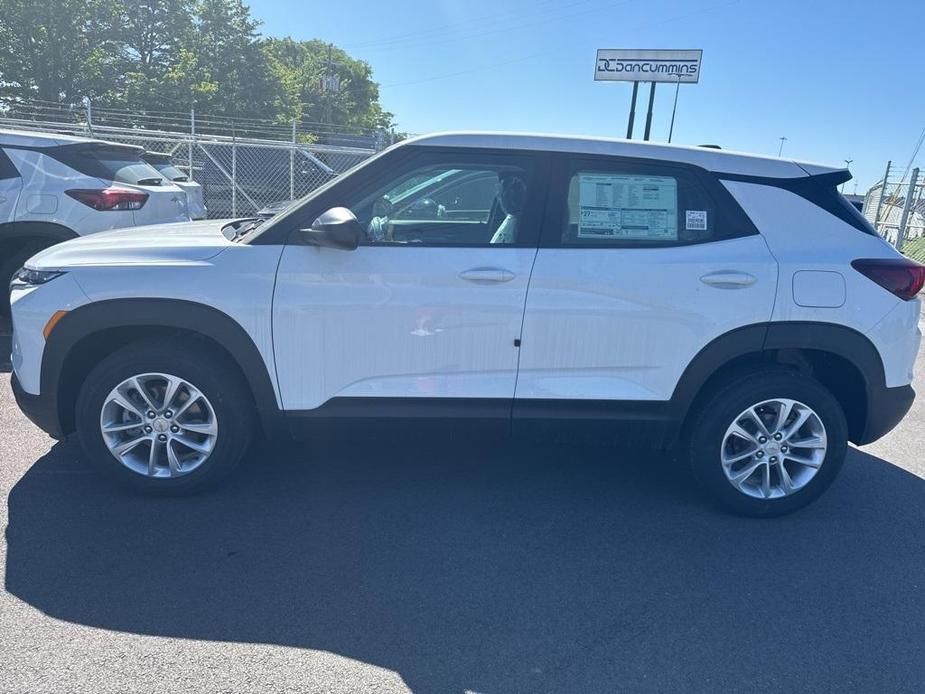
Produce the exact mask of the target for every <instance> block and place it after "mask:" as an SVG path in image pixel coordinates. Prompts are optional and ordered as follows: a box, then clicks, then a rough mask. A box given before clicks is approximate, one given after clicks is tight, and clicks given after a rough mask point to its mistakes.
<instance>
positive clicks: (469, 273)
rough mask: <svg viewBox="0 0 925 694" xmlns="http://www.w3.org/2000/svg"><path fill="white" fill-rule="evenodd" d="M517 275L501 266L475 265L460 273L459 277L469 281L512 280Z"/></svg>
mask: <svg viewBox="0 0 925 694" xmlns="http://www.w3.org/2000/svg"><path fill="white" fill-rule="evenodd" d="M515 277H516V275H515V274H514V273H513V272H511V271H510V270H505V269H504V268H500V267H475V268H472V269H471V270H464V271H463V272H460V273H459V278H460V279H463V280H466V281H467V282H510V281H511V280H512V279H514V278H515Z"/></svg>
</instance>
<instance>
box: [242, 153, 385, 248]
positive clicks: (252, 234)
mask: <svg viewBox="0 0 925 694" xmlns="http://www.w3.org/2000/svg"><path fill="white" fill-rule="evenodd" d="M397 146H399V145H392V147H387V148H386V149H384V150H382V151H381V152H379V153H378V154H375V155H373V156H371V157H370V158H369V159H365V160H363V161H361V162H359V163H357V164H354V165H353V166H352V167H350V168H349V169H347V170H346V171H345V172H344V173H342V174H340V175H339V176H337V177H335V178H332V179H331V180H330V181H328V182H327V183H325V184H324V185H322V186H319V187H318V188H315V190H313V191H312V192H311V193H309V194H308V195H306V196H305V197H303V198H301V199H300V200H297V201H295V202H294V203H293V204H292V205H290V206H289V207H287V208H286V210H285V211H283V212H281V213H280V214H278V215H276V216H274V217H272V218H270V219H268V220H267V221H266V222H265V223H263V224H261V225H259V226H258V227H254V228H252V229H250V230H248V231H247V233H246V234H245V235H244V236H242V237H240V238H241V241H242V243H250V242H251V241H253V240H254V239H257V238H259V237H260V236H261V235H263V234H265V233H267V231H269V230H270V229H272V228H273V227H275V226H276V225H277V224H279V223H280V222H282V221H283V220H285V219H288V218H289V217H291V216H292V215H295V214H298V212H299V210H301V209H302V208H303V207H304V206H305V205H308V204H310V203H311V201H312V200H314V199H315V198H316V197H318V196H319V195H321V194H322V193H324V192H325V191H327V190H328V189H329V188H330V187H331V186H333V185H334V184H335V183H340V182H342V181H343V180H344V179H345V178H347V177H349V176H353V175H355V174H356V173H358V172H359V171H362V170H363V169H364V168H366V167H367V166H370V165H371V164H373V163H375V162H376V161H378V160H379V158H380V157H382V156H383V155H385V154H387V153H389V152H391V151H392V149H393V148H394V147H397Z"/></svg>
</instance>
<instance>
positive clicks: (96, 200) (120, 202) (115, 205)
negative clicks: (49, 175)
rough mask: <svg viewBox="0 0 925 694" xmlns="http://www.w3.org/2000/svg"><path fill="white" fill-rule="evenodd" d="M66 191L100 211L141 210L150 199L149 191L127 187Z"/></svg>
mask: <svg viewBox="0 0 925 694" xmlns="http://www.w3.org/2000/svg"><path fill="white" fill-rule="evenodd" d="M65 192H66V193H67V194H68V195H69V196H71V197H72V198H74V199H75V200H77V201H79V202H82V203H83V204H84V205H86V206H87V207H92V208H93V209H94V210H97V211H98V212H110V211H124V210H140V209H141V208H142V207H144V204H145V202H147V200H148V194H147V193H141V192H139V191H137V190H126V189H125V188H103V189H101V190H88V189H76V190H67V191H65Z"/></svg>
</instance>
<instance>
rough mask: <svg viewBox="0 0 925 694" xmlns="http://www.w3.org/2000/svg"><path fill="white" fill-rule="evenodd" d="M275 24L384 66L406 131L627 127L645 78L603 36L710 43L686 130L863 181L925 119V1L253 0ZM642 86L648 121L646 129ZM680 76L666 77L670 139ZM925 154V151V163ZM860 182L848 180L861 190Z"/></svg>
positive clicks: (660, 105) (908, 147) (275, 28)
mask: <svg viewBox="0 0 925 694" xmlns="http://www.w3.org/2000/svg"><path fill="white" fill-rule="evenodd" d="M251 9H252V12H253V14H254V16H255V17H257V18H258V19H260V20H261V21H262V22H263V27H262V31H263V33H264V34H266V35H269V36H286V35H289V36H292V37H293V38H297V39H308V38H319V39H322V40H325V41H331V42H333V43H335V44H337V45H338V46H341V47H342V48H344V49H346V50H347V51H348V52H349V53H351V54H352V55H354V56H355V57H358V58H362V59H363V60H366V61H367V62H369V63H370V64H371V65H372V67H373V72H374V76H375V79H376V80H377V81H378V82H379V83H380V84H381V85H382V98H381V101H382V103H383V105H384V106H385V108H386V109H388V110H390V111H392V112H393V113H394V114H395V117H396V121H397V123H398V125H399V128H400V129H401V130H405V131H408V132H412V133H423V132H430V131H434V130H446V129H494V130H498V129H503V130H527V131H543V132H564V133H579V134H589V135H607V136H617V137H622V136H624V135H625V133H626V118H627V110H628V108H629V101H630V92H631V85H630V84H629V83H614V84H606V83H599V82H598V83H596V82H594V81H593V70H594V55H595V50H596V49H597V48H702V49H703V65H702V73H701V80H700V83H699V84H696V85H682V86H681V92H680V100H679V105H678V115H677V120H676V122H675V133H674V138H673V140H674V142H677V143H682V144H701V143H716V144H720V145H722V146H723V147H724V148H726V149H740V150H746V151H752V152H758V153H764V154H776V153H777V149H778V146H779V145H780V142H779V139H778V138H780V137H782V136H785V137H787V138H788V140H787V142H786V143H785V145H784V155H785V156H787V155H789V156H791V157H794V158H800V159H808V160H811V161H822V162H827V163H834V164H843V163H844V160H845V159H853V160H854V161H853V163H852V164H851V169H852V171H853V172H854V174H855V181H857V183H858V192H863V191H864V190H866V189H867V187H868V186H869V185H870V184H871V183H873V182H874V181H875V180H877V179H878V178H880V177H881V176H882V175H883V169H884V166H885V165H886V161H887V160H888V159H892V160H893V161H894V163H895V164H898V165H901V167H905V166H906V164H907V163H908V161H909V159H910V157H911V155H912V152H913V149H914V147H915V144H916V141H917V140H918V138H919V136H920V134H921V133H922V131H923V128H925V63H923V62H922V54H921V41H922V36H923V33H922V32H923V31H925V2H923V0H893V2H888V3H882V4H878V3H875V2H870V1H869V0H868V1H867V2H849V1H845V0H842V1H840V2H835V1H832V0H800V1H796V0H783V1H772V2H757V1H755V0H738V1H736V0H699V1H695V0H687V1H685V0H645V1H635V0H610V1H608V0H492V2H475V0H430V1H428V2H424V1H417V0H389V2H381V1H378V2H377V1H374V0H338V1H336V2H332V1H331V0H325V1H324V2H319V1H317V0H315V1H312V2H305V1H304V0H251ZM647 90H648V87H644V88H643V87H641V88H640V106H639V110H638V112H637V118H636V135H637V136H638V137H640V138H641V137H642V123H643V121H644V118H645V97H646V95H647ZM673 92H674V90H673V87H672V86H670V85H667V84H663V85H659V87H658V89H657V90H656V104H655V119H654V121H653V138H652V139H653V140H662V141H664V140H666V139H667V136H668V125H669V120H670V117H671V102H672V99H673V96H674V93H673ZM917 163H918V164H919V165H920V166H923V168H925V154H920V155H919V157H918V162H917ZM851 189H853V184H849V185H848V186H847V187H846V192H851Z"/></svg>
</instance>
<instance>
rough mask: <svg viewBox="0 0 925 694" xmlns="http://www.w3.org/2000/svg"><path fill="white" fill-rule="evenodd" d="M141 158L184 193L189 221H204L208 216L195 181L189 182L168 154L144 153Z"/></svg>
mask: <svg viewBox="0 0 925 694" xmlns="http://www.w3.org/2000/svg"><path fill="white" fill-rule="evenodd" d="M141 158H142V159H143V160H145V161H146V162H148V163H149V164H150V165H151V166H153V167H154V168H155V169H157V170H158V171H159V172H160V174H161V176H163V177H164V178H166V179H167V180H168V181H170V182H171V183H173V184H175V185H176V186H178V187H179V188H180V190H182V191H183V192H184V193H186V207H187V210H188V212H189V216H190V218H191V219H205V218H206V217H207V216H208V210H207V209H206V200H205V196H204V195H203V192H202V186H201V185H199V184H198V183H196V182H195V181H191V180H190V177H189V176H188V175H187V174H185V173H183V172H182V171H181V170H180V169H178V168H177V166H176V165H175V164H174V163H173V160H172V159H171V158H170V155H169V154H165V153H163V152H145V153H144V154H142V155H141Z"/></svg>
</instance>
